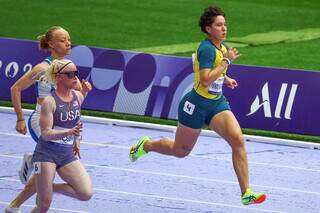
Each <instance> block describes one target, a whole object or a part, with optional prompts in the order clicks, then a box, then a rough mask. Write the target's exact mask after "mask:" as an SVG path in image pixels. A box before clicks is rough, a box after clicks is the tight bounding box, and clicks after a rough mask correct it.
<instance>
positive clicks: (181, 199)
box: [0, 178, 284, 213]
mask: <svg viewBox="0 0 320 213" xmlns="http://www.w3.org/2000/svg"><path fill="white" fill-rule="evenodd" d="M0 180H7V181H16V182H20V181H19V180H17V179H13V178H0ZM94 191H99V192H108V193H114V194H124V195H130V196H139V197H148V198H156V199H164V200H173V201H182V202H189V203H197V204H206V205H212V206H221V207H229V208H237V209H248V210H256V211H261V212H274V213H284V212H283V211H275V210H268V209H262V208H251V207H250V208H249V207H245V206H236V205H229V204H223V203H214V202H208V201H201V200H190V199H184V198H177V197H167V196H160V195H152V194H143V193H135V192H126V191H119V190H111V189H103V188H94ZM0 203H1V201H0ZM2 203H4V204H9V203H6V202H2ZM23 206H28V207H34V206H32V205H23ZM50 209H57V208H50ZM73 212H79V211H73Z"/></svg>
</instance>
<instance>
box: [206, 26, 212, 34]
mask: <svg viewBox="0 0 320 213" xmlns="http://www.w3.org/2000/svg"><path fill="white" fill-rule="evenodd" d="M206 31H207V33H208V34H210V33H211V27H210V26H206Z"/></svg>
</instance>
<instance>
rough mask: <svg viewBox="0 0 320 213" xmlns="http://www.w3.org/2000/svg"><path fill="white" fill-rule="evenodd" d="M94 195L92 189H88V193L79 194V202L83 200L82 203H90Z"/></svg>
mask: <svg viewBox="0 0 320 213" xmlns="http://www.w3.org/2000/svg"><path fill="white" fill-rule="evenodd" d="M92 195H93V191H92V189H88V190H86V191H83V192H80V193H79V194H78V198H79V200H81V201H88V200H90V199H91V197H92Z"/></svg>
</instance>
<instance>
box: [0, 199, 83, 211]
mask: <svg viewBox="0 0 320 213" xmlns="http://www.w3.org/2000/svg"><path fill="white" fill-rule="evenodd" d="M0 204H1V205H9V202H5V201H0ZM22 206H25V207H29V208H34V207H35V206H34V205H28V204H22ZM49 210H56V211H59V212H74V213H89V212H84V211H78V210H71V209H61V208H56V207H50V209H49Z"/></svg>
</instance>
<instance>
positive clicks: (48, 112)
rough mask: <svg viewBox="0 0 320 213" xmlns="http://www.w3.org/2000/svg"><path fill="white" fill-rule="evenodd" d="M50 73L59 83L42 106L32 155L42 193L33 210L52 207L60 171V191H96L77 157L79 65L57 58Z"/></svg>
mask: <svg viewBox="0 0 320 213" xmlns="http://www.w3.org/2000/svg"><path fill="white" fill-rule="evenodd" d="M48 74H49V76H48V79H49V80H50V81H51V82H53V83H54V84H56V85H57V86H56V90H54V91H52V92H51V94H50V95H49V96H47V97H46V98H45V99H44V101H43V103H42V106H41V113H40V128H41V136H40V138H39V141H38V143H37V146H36V148H35V151H34V153H33V159H32V161H33V165H34V176H35V182H36V189H37V195H38V202H37V206H36V207H35V208H34V209H33V210H32V212H33V213H36V212H41V213H42V212H47V211H48V210H49V208H50V204H51V201H52V193H53V180H54V177H55V173H56V172H57V173H58V174H59V176H60V177H61V178H62V179H63V180H64V181H65V183H62V184H56V191H57V192H59V193H62V194H64V195H67V196H70V197H74V198H77V199H79V200H83V201H86V200H89V199H90V198H91V196H92V193H93V190H92V183H91V179H90V177H89V175H88V173H87V171H86V170H85V168H84V167H83V166H82V164H81V163H80V161H79V159H78V158H77V157H76V156H79V157H80V140H81V136H80V132H81V129H82V123H81V122H80V116H81V110H80V108H81V104H82V102H83V100H84V96H83V94H82V93H81V92H79V91H77V90H76V87H77V84H78V83H77V81H78V77H77V76H78V71H77V68H76V66H75V65H74V64H73V62H72V61H70V60H66V59H62V60H54V61H53V62H52V64H51V66H50V67H49V70H48Z"/></svg>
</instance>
